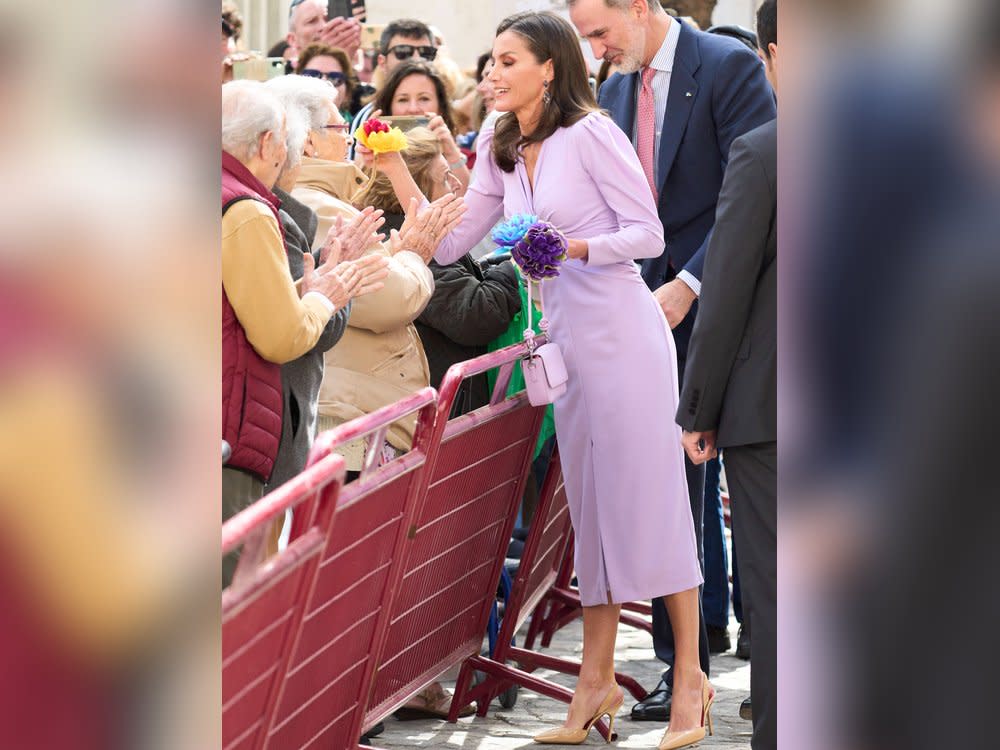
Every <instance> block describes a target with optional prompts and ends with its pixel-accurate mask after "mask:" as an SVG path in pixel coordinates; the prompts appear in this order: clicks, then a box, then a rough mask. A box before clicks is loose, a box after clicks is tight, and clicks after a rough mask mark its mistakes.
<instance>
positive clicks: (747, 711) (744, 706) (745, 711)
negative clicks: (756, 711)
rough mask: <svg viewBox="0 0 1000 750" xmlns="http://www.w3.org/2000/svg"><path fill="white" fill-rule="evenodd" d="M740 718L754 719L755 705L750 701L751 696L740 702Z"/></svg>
mask: <svg viewBox="0 0 1000 750" xmlns="http://www.w3.org/2000/svg"><path fill="white" fill-rule="evenodd" d="M740 718H741V719H746V720H747V721H753V705H752V704H751V703H750V699H749V698H747V699H746V700H745V701H743V702H742V703H741V704H740Z"/></svg>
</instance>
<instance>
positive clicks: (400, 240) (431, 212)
mask: <svg viewBox="0 0 1000 750" xmlns="http://www.w3.org/2000/svg"><path fill="white" fill-rule="evenodd" d="M417 206H418V203H417V199H416V198H412V199H411V200H410V205H409V207H408V208H407V210H406V220H405V221H404V222H403V226H402V228H401V229H400V230H399V231H398V232H396V231H395V230H394V231H393V232H392V233H391V236H390V240H389V242H390V249H391V251H392V254H393V255H395V254H396V253H398V252H399V251H400V250H412V251H413V252H415V253H416V254H417V255H419V256H420V257H421V258H423V259H424V262H425V263H429V262H430V260H431V258H433V257H434V253H435V252H437V248H438V245H440V244H441V240H443V239H444V237H445V235H446V234H448V232H450V231H451V230H452V229H454V228H455V227H456V226H458V224H459V222H460V221H461V220H462V215H463V214H464V213H465V209H466V206H465V201H464V200H462V199H461V198H460V197H458V196H457V195H454V194H453V193H448V194H447V195H445V196H442V197H441V198H438V199H437V200H436V201H434V202H433V203H431V204H430V205H428V206H427V207H426V208H425V209H424V210H423V211H418V210H417Z"/></svg>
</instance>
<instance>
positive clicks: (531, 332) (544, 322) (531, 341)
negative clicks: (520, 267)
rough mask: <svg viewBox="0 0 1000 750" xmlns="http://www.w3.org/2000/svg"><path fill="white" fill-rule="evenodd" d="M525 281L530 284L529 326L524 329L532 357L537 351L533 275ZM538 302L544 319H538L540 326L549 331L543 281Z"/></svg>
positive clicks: (545, 331) (544, 330)
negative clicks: (532, 312)
mask: <svg viewBox="0 0 1000 750" xmlns="http://www.w3.org/2000/svg"><path fill="white" fill-rule="evenodd" d="M524 280H525V283H526V284H527V285H528V327H527V328H525V329H524V340H525V342H527V344H528V356H529V357H531V356H533V355H534V353H535V329H534V328H533V327H532V325H531V311H532V309H533V308H534V306H535V304H534V302H532V300H531V277H530V276H525V277H524ZM538 302H539V304H540V305H541V306H542V319H541V320H539V321H538V327H539V328H540V329H541V330H542V333H548V332H549V319H548V318H546V317H545V299H544V298H543V296H542V283H541V282H539V283H538Z"/></svg>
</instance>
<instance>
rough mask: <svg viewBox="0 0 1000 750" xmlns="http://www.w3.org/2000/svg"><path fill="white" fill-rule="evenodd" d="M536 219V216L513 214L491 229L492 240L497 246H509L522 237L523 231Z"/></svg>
mask: <svg viewBox="0 0 1000 750" xmlns="http://www.w3.org/2000/svg"><path fill="white" fill-rule="evenodd" d="M537 221H538V217H537V216H532V215H530V214H515V215H514V216H511V217H510V218H509V219H507V220H506V221H503V222H501V223H500V224H497V226H496V227H495V228H494V229H493V241H494V242H495V243H496V244H497V245H498V246H499V247H506V248H511V247H513V246H514V245H515V244H516V243H517V242H518V240H520V239H521V238H522V237H524V233H525V232H527V231H528V229H529V228H530V227H531V225H532V224H534V223H535V222H537Z"/></svg>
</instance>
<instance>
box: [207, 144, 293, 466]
mask: <svg viewBox="0 0 1000 750" xmlns="http://www.w3.org/2000/svg"><path fill="white" fill-rule="evenodd" d="M238 200H257V201H260V202H261V203H264V204H265V205H267V206H268V208H270V209H271V210H272V211H273V212H274V220H275V221H277V222H278V228H279V229H281V222H280V221H278V207H279V206H280V205H281V203H280V201H279V200H278V198H277V196H275V195H274V194H273V193H272V192H271V191H270V190H268V189H267V188H266V187H265V186H264V185H263V183H261V182H260V180H258V179H257V178H256V177H254V176H253V174H252V173H251V172H250V170H248V169H247V168H246V167H245V166H243V164H242V163H240V161H239V160H238V159H236V158H235V157H233V156H232V155H230V154H227V153H226V152H225V151H223V152H222V212H223V213H225V212H226V209H227V208H228V207H229V206H230V205H232V204H233V203H235V202H236V201H238ZM281 232H282V235H281V236H282V239H284V230H283V229H282V230H281ZM281 410H282V397H281V366H280V365H277V364H275V363H274V362H268V361H267V360H265V359H264V358H263V357H261V356H260V355H259V354H257V352H256V350H255V349H254V348H253V347H252V346H251V345H250V342H249V341H247V335H246V332H245V331H244V330H243V326H242V325H240V321H239V320H237V318H236V313H235V311H234V310H233V306H232V305H231V304H229V298H228V297H226V290H225V288H223V290H222V439H223V440H225V441H226V442H228V443H229V445H230V447H231V448H232V451H233V452H232V455H231V456H230V458H229V462H228V463H227V464H226V465H227V466H230V467H233V468H236V469H244V470H245V471H248V472H250V473H251V474H253V475H254V476H256V477H257V478H258V479H260V480H261V481H262V482H266V481H267V480H268V479H269V478H270V476H271V470H272V469H273V468H274V458H275V456H277V455H278V442H279V440H280V439H281Z"/></svg>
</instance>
